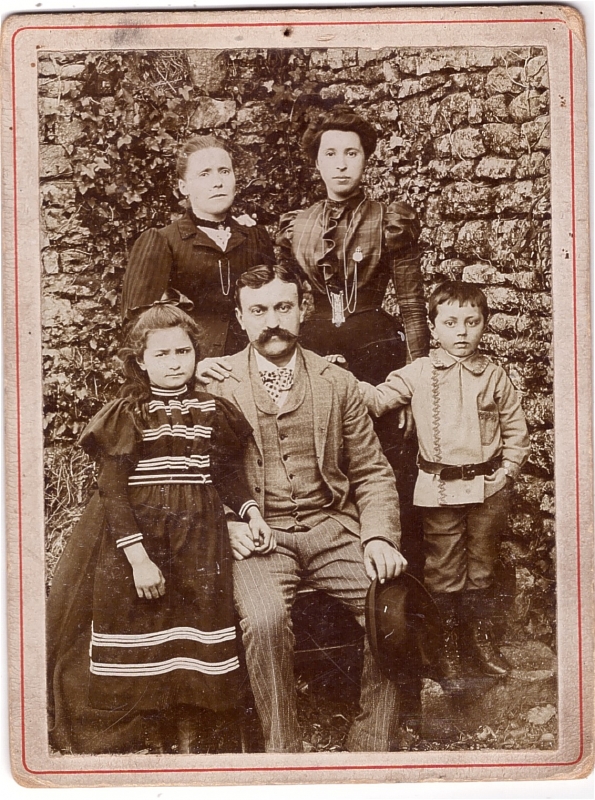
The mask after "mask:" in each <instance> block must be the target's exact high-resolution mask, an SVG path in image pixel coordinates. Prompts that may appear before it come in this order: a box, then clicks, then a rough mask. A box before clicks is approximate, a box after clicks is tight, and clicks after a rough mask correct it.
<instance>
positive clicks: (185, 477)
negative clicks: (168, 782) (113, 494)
mask: <svg viewBox="0 0 595 800" xmlns="http://www.w3.org/2000/svg"><path fill="white" fill-rule="evenodd" d="M160 482H161V483H212V482H213V481H212V480H211V476H210V475H209V473H208V472H207V473H202V474H200V473H198V472H197V473H194V474H192V473H191V472H182V473H175V472H174V473H171V472H169V473H165V474H163V473H153V474H149V475H131V476H130V477H129V478H128V486H152V485H153V484H154V483H160Z"/></svg>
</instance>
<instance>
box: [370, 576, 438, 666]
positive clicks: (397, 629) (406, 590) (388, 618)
mask: <svg viewBox="0 0 595 800" xmlns="http://www.w3.org/2000/svg"><path fill="white" fill-rule="evenodd" d="M366 632H367V634H368V640H369V643H370V648H371V650H372V654H373V655H374V658H375V659H376V662H377V664H378V666H379V667H380V670H381V671H382V672H383V674H384V675H386V676H387V677H388V678H389V679H390V680H393V681H397V682H399V681H400V682H403V681H407V680H410V679H411V678H414V677H415V676H419V675H421V674H422V671H423V670H424V668H425V667H429V666H431V665H432V664H434V663H435V662H436V660H437V658H438V656H439V654H440V651H441V648H442V645H443V639H444V633H443V630H442V623H441V620H440V615H439V612H438V609H437V607H436V604H435V603H434V601H433V599H432V597H431V595H430V594H429V593H428V591H427V590H426V589H425V587H424V586H423V584H421V583H420V582H419V581H418V580H417V579H416V578H414V577H413V575H409V574H408V573H406V572H404V573H402V574H401V575H399V576H398V577H397V578H394V579H392V580H390V581H386V582H385V583H380V582H379V581H378V580H377V579H375V580H373V581H372V583H371V584H370V587H369V589H368V594H367V596H366Z"/></svg>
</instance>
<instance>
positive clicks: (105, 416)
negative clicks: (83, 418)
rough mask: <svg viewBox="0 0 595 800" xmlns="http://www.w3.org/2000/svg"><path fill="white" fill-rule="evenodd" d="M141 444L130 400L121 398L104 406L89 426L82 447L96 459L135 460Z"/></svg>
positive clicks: (83, 433)
mask: <svg viewBox="0 0 595 800" xmlns="http://www.w3.org/2000/svg"><path fill="white" fill-rule="evenodd" d="M140 441H141V433H140V429H139V428H137V426H136V425H135V422H134V412H133V409H132V405H131V403H130V400H127V399H125V398H121V399H118V400H113V401H112V402H111V403H108V404H107V405H105V406H104V407H103V408H102V409H101V411H99V412H98V413H97V414H96V415H95V416H94V417H93V419H92V420H91V422H90V423H89V424H88V425H87V427H86V428H85V430H84V431H83V432H82V434H81V436H80V438H79V441H78V443H79V445H80V446H81V447H82V448H83V450H84V451H85V452H86V453H87V455H89V456H91V458H94V459H100V458H102V457H104V456H113V457H115V458H121V457H128V458H132V459H134V458H136V456H137V453H138V448H139V445H140Z"/></svg>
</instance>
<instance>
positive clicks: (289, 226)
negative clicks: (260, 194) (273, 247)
mask: <svg viewBox="0 0 595 800" xmlns="http://www.w3.org/2000/svg"><path fill="white" fill-rule="evenodd" d="M297 214H298V212H297V211H288V212H287V213H286V214H282V215H281V218H280V220H279V233H278V234H277V237H276V239H275V243H276V244H277V245H278V246H279V247H280V248H281V250H282V252H283V255H284V256H291V254H292V242H293V224H294V222H295V218H296V217H297Z"/></svg>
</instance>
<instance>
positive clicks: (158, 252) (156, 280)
mask: <svg viewBox="0 0 595 800" xmlns="http://www.w3.org/2000/svg"><path fill="white" fill-rule="evenodd" d="M172 264H173V256H172V253H171V250H170V248H169V245H168V243H167V240H166V239H165V237H164V236H162V235H161V234H160V233H159V231H158V230H157V229H156V228H151V229H149V230H148V231H145V232H144V233H142V234H141V235H140V236H139V238H138V239H137V240H136V242H135V243H134V245H133V247H132V250H131V252H130V258H129V259H128V266H127V267H126V274H125V275H124V283H123V286H122V319H124V320H129V319H132V317H133V316H134V314H135V311H137V310H138V309H140V308H143V307H144V306H150V305H151V304H152V303H154V302H155V301H156V300H159V299H160V298H161V297H162V296H163V294H164V292H165V291H166V290H167V288H168V286H169V279H170V273H171V268H172Z"/></svg>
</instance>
